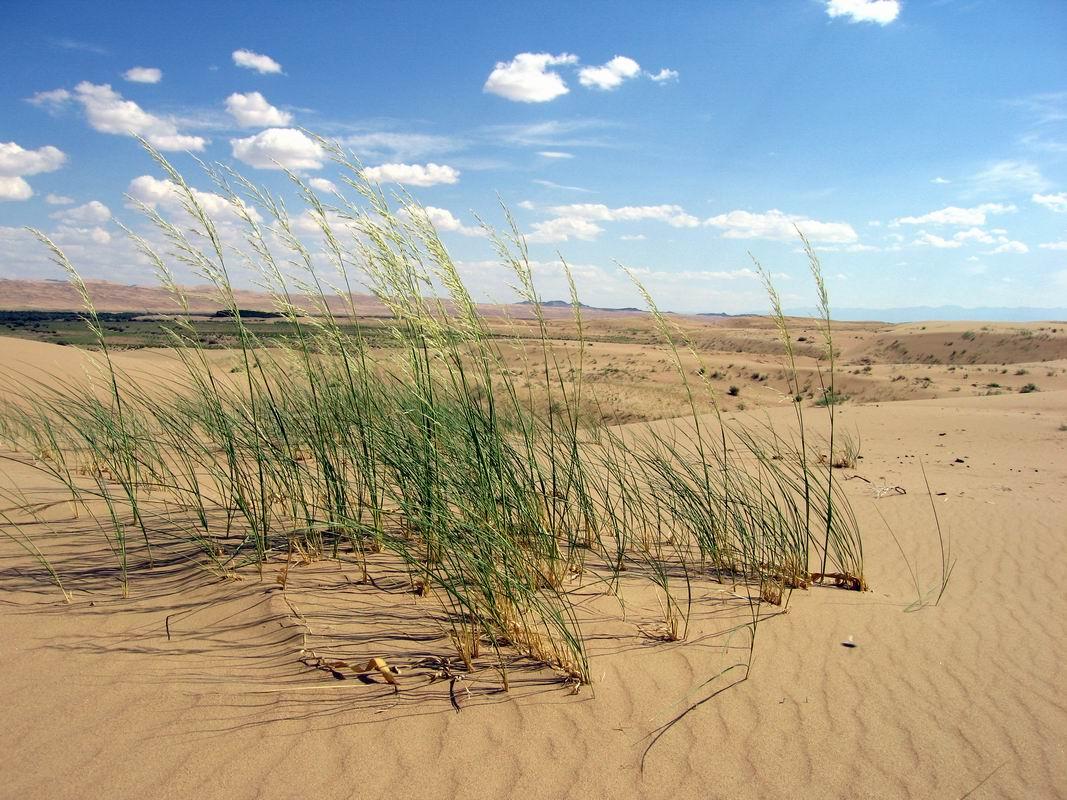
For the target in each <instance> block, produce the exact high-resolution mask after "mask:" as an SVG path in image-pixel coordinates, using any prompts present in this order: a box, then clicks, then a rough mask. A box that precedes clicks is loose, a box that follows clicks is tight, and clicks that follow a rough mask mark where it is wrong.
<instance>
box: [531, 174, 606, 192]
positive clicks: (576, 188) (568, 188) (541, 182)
mask: <svg viewBox="0 0 1067 800" xmlns="http://www.w3.org/2000/svg"><path fill="white" fill-rule="evenodd" d="M531 183H536V184H537V185H538V186H544V187H546V188H548V189H559V190H561V191H564V192H584V193H586V194H596V192H595V191H594V190H593V189H585V188H583V187H581V186H565V185H564V184H562V183H555V182H554V181H546V180H545V179H544V178H534V179H533V180H532V181H531Z"/></svg>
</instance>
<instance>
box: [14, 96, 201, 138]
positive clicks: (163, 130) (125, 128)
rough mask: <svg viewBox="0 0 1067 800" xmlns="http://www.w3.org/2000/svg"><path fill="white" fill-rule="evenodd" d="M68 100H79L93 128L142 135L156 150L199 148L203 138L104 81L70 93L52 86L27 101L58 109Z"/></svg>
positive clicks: (125, 134)
mask: <svg viewBox="0 0 1067 800" xmlns="http://www.w3.org/2000/svg"><path fill="white" fill-rule="evenodd" d="M70 101H75V102H77V103H79V104H80V105H81V106H82V108H83V109H84V111H85V119H86V120H87V121H88V123H89V125H90V126H91V127H92V128H93V130H96V131H99V132H100V133H111V134H116V135H119V136H143V137H144V138H145V139H147V140H148V142H149V144H151V145H152V146H153V147H155V148H157V149H159V150H203V149H204V145H205V144H206V143H207V140H206V139H204V138H203V137H202V136H189V135H186V134H182V133H180V132H179V131H178V126H177V125H175V124H174V123H173V122H172V121H170V120H168V119H163V118H162V117H157V116H156V115H154V114H150V113H149V112H147V111H145V110H144V109H143V108H141V107H140V106H139V105H137V103H135V102H133V101H132V100H127V99H125V98H124V97H123V96H122V95H121V94H119V93H118V92H116V91H115V90H114V89H112V88H111V85H110V84H107V83H100V84H97V83H90V82H89V81H82V82H81V83H79V84H78V85H77V86H75V87H74V92H73V93H71V92H68V91H67V90H66V89H53V90H52V91H50V92H38V93H37V94H35V95H34V96H33V97H32V98H30V102H31V103H33V104H35V105H38V106H45V107H49V108H58V107H60V106H63V105H65V104H66V103H68V102H70Z"/></svg>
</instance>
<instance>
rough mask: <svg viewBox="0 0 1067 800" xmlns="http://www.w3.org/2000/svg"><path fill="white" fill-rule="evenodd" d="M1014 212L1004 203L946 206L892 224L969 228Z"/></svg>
mask: <svg viewBox="0 0 1067 800" xmlns="http://www.w3.org/2000/svg"><path fill="white" fill-rule="evenodd" d="M1016 210H1017V209H1016V208H1015V206H1013V205H1006V204H1004V203H982V204H981V205H980V206H975V207H973V208H959V207H958V206H947V207H945V208H941V209H938V210H937V211H931V212H930V213H929V214H923V215H922V216H919V217H900V218H898V219H895V220H893V223H892V224H893V225H955V226H959V227H963V226H968V227H971V226H975V225H985V223H986V217H987V216H988V215H990V214H1009V213H1011V212H1013V211H1016Z"/></svg>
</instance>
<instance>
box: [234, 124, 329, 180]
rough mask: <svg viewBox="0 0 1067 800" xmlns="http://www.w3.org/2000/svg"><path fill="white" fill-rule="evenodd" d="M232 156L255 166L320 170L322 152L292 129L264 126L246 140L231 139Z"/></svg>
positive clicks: (317, 146) (301, 132) (302, 133)
mask: <svg viewBox="0 0 1067 800" xmlns="http://www.w3.org/2000/svg"><path fill="white" fill-rule="evenodd" d="M230 145H231V146H232V148H233V155H234V158H239V159H240V160H241V161H243V162H245V163H246V164H248V165H250V166H253V167H256V168H257V169H290V170H303V169H321V168H322V164H323V161H324V159H325V157H326V156H325V153H323V150H322V148H321V147H320V146H319V144H318V142H316V141H315V140H314V139H312V138H311V137H310V136H308V135H307V134H305V133H304V132H303V131H298V130H296V129H295V128H267V130H265V131H260V132H259V133H257V134H256V135H255V136H249V137H247V138H245V139H230Z"/></svg>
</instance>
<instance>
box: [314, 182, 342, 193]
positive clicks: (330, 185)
mask: <svg viewBox="0 0 1067 800" xmlns="http://www.w3.org/2000/svg"><path fill="white" fill-rule="evenodd" d="M308 186H310V187H311V188H312V189H317V190H318V191H320V192H330V193H333V192H336V191H337V184H335V183H334V182H333V181H331V180H327V179H326V178H312V179H311V180H309V181H308Z"/></svg>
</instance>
